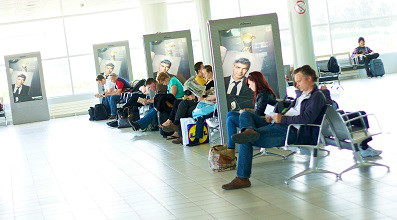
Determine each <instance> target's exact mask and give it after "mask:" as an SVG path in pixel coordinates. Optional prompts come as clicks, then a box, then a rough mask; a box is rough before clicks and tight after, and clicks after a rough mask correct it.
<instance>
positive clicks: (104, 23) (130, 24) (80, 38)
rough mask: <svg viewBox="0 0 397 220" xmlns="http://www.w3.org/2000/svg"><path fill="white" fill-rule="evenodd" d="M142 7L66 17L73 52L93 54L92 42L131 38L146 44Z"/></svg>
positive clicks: (135, 44)
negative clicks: (143, 36)
mask: <svg viewBox="0 0 397 220" xmlns="http://www.w3.org/2000/svg"><path fill="white" fill-rule="evenodd" d="M141 14H142V13H141V11H140V10H138V9H132V10H126V11H116V12H103V13H100V14H91V15H81V16H74V17H68V18H65V28H66V35H67V39H68V45H69V53H70V55H78V54H88V53H92V45H93V44H98V43H108V42H114V41H124V40H128V41H129V44H130V47H139V46H142V35H143V20H142V16H141Z"/></svg>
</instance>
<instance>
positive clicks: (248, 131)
mask: <svg viewBox="0 0 397 220" xmlns="http://www.w3.org/2000/svg"><path fill="white" fill-rule="evenodd" d="M317 79H318V77H317V74H316V71H315V70H313V69H312V68H311V67H310V66H309V65H305V66H302V67H300V68H298V69H296V70H295V71H294V80H295V83H296V88H297V89H298V90H299V91H300V92H299V93H298V95H297V98H296V99H295V101H294V102H293V103H292V104H291V106H290V107H289V109H288V110H287V111H286V112H285V113H284V114H279V113H277V114H274V115H273V116H270V115H266V116H265V120H266V123H267V124H266V125H264V126H262V127H257V126H256V123H255V121H254V120H252V118H251V117H250V116H252V114H253V113H251V112H249V111H245V112H244V113H242V114H241V115H240V129H241V133H239V134H235V135H233V136H232V140H233V141H234V142H235V143H238V144H240V151H239V155H238V160H237V161H238V166H237V177H236V178H234V179H233V180H232V181H231V182H230V183H228V184H224V185H223V186H222V188H223V189H226V190H232V189H240V188H246V187H250V186H251V182H250V180H249V178H250V176H251V169H252V155H253V147H254V146H256V147H258V146H260V147H264V148H272V147H279V146H283V145H284V143H285V139H286V136H287V129H288V125H290V124H320V123H321V120H322V117H321V116H322V114H323V110H324V108H325V106H326V100H325V97H324V95H323V93H322V92H321V91H320V90H319V89H318V88H317V85H316V83H315V82H316V81H317ZM244 117H246V118H245V119H244ZM297 131H298V128H296V127H292V128H291V130H290V133H289V140H287V142H288V143H299V144H311V143H313V142H315V141H316V139H317V137H315V135H313V134H314V130H313V127H303V128H302V129H300V133H299V140H295V139H296V137H297Z"/></svg>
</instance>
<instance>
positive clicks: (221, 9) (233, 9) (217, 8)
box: [210, 0, 240, 20]
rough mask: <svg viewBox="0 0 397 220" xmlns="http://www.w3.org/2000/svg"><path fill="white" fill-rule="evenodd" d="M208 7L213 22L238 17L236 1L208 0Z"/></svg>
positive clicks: (238, 11)
mask: <svg viewBox="0 0 397 220" xmlns="http://www.w3.org/2000/svg"><path fill="white" fill-rule="evenodd" d="M210 6H211V18H212V19H213V20H217V19H222V18H234V17H240V10H239V5H238V0H210Z"/></svg>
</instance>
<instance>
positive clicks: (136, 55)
mask: <svg viewBox="0 0 397 220" xmlns="http://www.w3.org/2000/svg"><path fill="white" fill-rule="evenodd" d="M130 52H131V66H132V74H133V77H134V80H139V79H146V78H147V71H146V61H145V52H144V50H143V47H139V48H134V49H131V51H130Z"/></svg>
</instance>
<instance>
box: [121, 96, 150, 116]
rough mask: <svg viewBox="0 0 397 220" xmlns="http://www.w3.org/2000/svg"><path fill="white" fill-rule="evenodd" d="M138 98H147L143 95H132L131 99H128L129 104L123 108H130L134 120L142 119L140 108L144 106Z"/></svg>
mask: <svg viewBox="0 0 397 220" xmlns="http://www.w3.org/2000/svg"><path fill="white" fill-rule="evenodd" d="M138 98H146V95H145V94H141V93H135V94H132V95H131V97H130V98H128V100H127V103H125V104H124V106H123V109H124V108H127V107H128V108H130V111H131V114H132V115H133V119H134V120H139V119H140V115H139V107H141V106H143V105H142V104H141V103H139V102H138Z"/></svg>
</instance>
